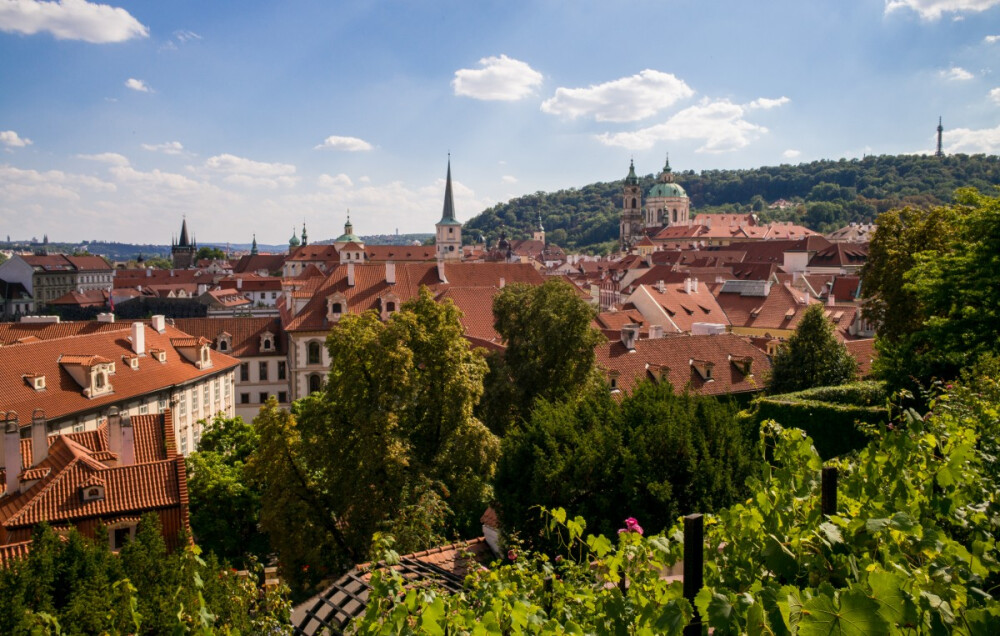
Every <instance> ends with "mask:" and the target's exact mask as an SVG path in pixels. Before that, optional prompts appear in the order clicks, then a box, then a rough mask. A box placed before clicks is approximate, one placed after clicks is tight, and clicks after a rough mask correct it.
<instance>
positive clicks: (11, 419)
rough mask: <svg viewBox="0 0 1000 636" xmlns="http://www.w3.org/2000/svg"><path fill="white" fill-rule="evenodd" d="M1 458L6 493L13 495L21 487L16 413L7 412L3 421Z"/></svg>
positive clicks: (19, 441) (18, 431)
mask: <svg viewBox="0 0 1000 636" xmlns="http://www.w3.org/2000/svg"><path fill="white" fill-rule="evenodd" d="M3 442H4V444H3V457H0V459H2V460H3V463H4V468H5V469H6V472H7V484H6V485H7V495H8V496H10V495H15V494H17V492H18V491H19V490H20V489H21V484H20V482H19V480H18V477H19V476H20V474H21V468H22V467H21V428H20V425H19V424H18V421H17V413H15V412H14V411H11V412H10V413H7V419H6V420H5V421H4V433H3Z"/></svg>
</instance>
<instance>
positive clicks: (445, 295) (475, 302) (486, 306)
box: [437, 286, 501, 344]
mask: <svg viewBox="0 0 1000 636" xmlns="http://www.w3.org/2000/svg"><path fill="white" fill-rule="evenodd" d="M499 293H500V290H499V289H497V288H496V287H454V286H451V287H448V288H447V289H445V290H444V291H443V292H441V293H440V294H438V296H437V300H438V301H439V302H440V301H443V300H445V299H449V300H451V301H452V302H453V303H455V306H456V307H458V308H459V309H460V310H461V311H462V318H461V321H462V330H463V332H464V333H465V336H466V337H468V338H475V339H476V340H480V341H484V342H490V343H498V344H499V343H500V342H501V337H500V334H499V333H497V330H496V329H495V328H494V327H493V325H494V323H495V322H496V318H495V317H494V315H493V299H494V298H496V295H497V294H499Z"/></svg>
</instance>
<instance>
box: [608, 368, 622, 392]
mask: <svg viewBox="0 0 1000 636" xmlns="http://www.w3.org/2000/svg"><path fill="white" fill-rule="evenodd" d="M608 382H609V383H610V384H611V392H612V393H615V392H617V391H620V390H621V389H619V388H618V371H609V372H608Z"/></svg>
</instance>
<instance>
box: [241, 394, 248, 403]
mask: <svg viewBox="0 0 1000 636" xmlns="http://www.w3.org/2000/svg"><path fill="white" fill-rule="evenodd" d="M240 404H250V394H249V393H240Z"/></svg>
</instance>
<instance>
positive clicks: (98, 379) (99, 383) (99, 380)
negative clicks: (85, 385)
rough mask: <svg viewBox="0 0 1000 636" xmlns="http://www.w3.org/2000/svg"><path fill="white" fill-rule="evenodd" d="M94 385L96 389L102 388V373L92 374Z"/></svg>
mask: <svg viewBox="0 0 1000 636" xmlns="http://www.w3.org/2000/svg"><path fill="white" fill-rule="evenodd" d="M94 386H95V387H97V388H98V389H103V388H104V374H103V373H98V374H97V375H96V376H94Z"/></svg>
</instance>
